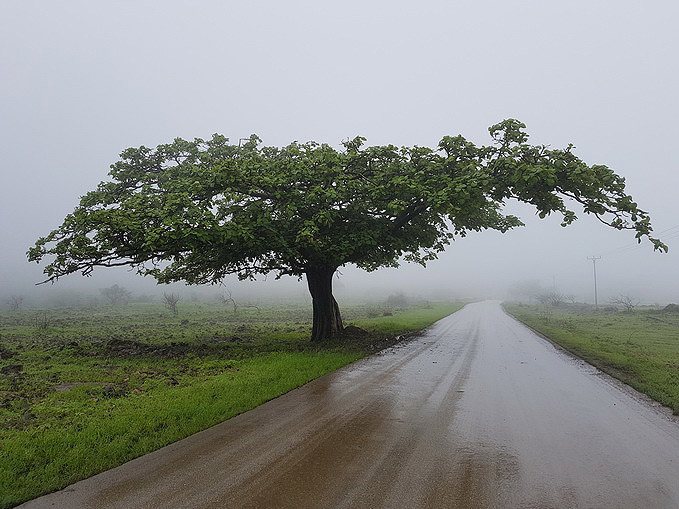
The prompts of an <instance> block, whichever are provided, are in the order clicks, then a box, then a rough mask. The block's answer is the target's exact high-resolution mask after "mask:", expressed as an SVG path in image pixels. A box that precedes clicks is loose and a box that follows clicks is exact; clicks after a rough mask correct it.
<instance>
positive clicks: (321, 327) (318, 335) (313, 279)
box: [306, 265, 344, 341]
mask: <svg viewBox="0 0 679 509" xmlns="http://www.w3.org/2000/svg"><path fill="white" fill-rule="evenodd" d="M335 270H336V269H335V268H334V267H328V266H324V265H316V266H314V267H311V268H309V269H308V270H307V272H306V279H307V284H308V285H309V292H310V293H311V299H312V303H313V308H314V325H313V330H312V332H311V340H312V341H320V340H323V339H327V338H329V337H330V336H332V335H333V334H334V333H336V332H340V331H341V330H342V329H343V328H344V327H343V326H342V317H341V316H340V311H339V306H338V305H337V301H336V300H335V298H334V297H333V296H332V277H333V275H334V274H335Z"/></svg>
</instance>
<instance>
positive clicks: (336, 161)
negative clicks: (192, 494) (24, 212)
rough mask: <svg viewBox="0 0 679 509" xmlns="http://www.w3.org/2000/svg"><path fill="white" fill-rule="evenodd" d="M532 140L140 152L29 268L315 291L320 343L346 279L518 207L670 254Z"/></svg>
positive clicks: (204, 145) (632, 212) (500, 133)
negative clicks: (339, 284)
mask: <svg viewBox="0 0 679 509" xmlns="http://www.w3.org/2000/svg"><path fill="white" fill-rule="evenodd" d="M524 129H525V125H524V124H522V123H521V122H519V121H517V120H512V119H510V120H505V121H503V122H500V123H499V124H497V125H494V126H492V127H491V128H490V129H489V131H490V135H491V137H492V139H493V144H492V145H490V146H477V145H475V144H473V143H472V142H470V141H468V140H466V139H465V138H463V137H462V136H455V137H451V136H446V137H444V138H443V139H442V140H441V141H440V142H439V144H438V146H437V147H436V148H433V149H432V148H427V147H419V146H414V147H401V148H398V147H395V146H393V145H386V146H374V147H367V148H366V147H364V142H365V138H361V137H356V138H354V139H353V140H349V141H346V142H345V143H344V144H343V145H344V147H343V149H341V150H336V149H335V148H332V147H330V146H329V145H326V144H318V143H315V142H308V143H304V144H300V143H296V142H295V143H292V144H290V145H288V146H287V147H283V148H277V147H260V146H259V143H260V140H259V138H257V137H256V136H254V135H253V136H251V137H250V139H249V141H248V142H246V143H244V144H242V145H239V144H229V142H228V139H227V138H225V137H223V136H220V135H214V136H213V137H212V139H210V140H207V141H204V140H201V139H196V140H194V141H186V140H182V139H176V140H175V141H174V142H173V143H170V144H167V145H159V146H158V147H157V148H156V149H151V148H147V147H143V146H142V147H139V148H131V149H128V150H125V151H124V152H123V153H122V159H121V160H120V161H119V162H117V163H115V164H113V165H112V167H111V168H112V169H111V172H110V176H111V181H109V182H102V183H101V184H100V185H99V186H98V188H97V189H96V190H94V191H91V192H89V193H87V194H86V195H85V196H84V197H83V198H82V199H81V201H80V205H79V206H78V207H77V208H76V209H75V211H74V212H73V213H72V214H69V215H68V216H67V217H66V219H65V220H64V223H63V224H62V225H61V226H60V227H59V228H57V229H56V230H54V231H52V232H51V233H50V234H49V235H47V236H46V237H44V238H41V239H39V240H38V241H37V242H36V244H35V246H34V247H32V248H30V249H29V251H28V259H29V260H31V261H35V262H40V261H41V260H42V259H43V258H44V257H45V256H53V257H54V258H53V259H52V261H51V262H50V263H49V264H48V265H47V266H46V267H45V274H46V275H47V279H46V281H54V280H56V279H58V278H59V277H61V276H64V275H66V274H71V273H74V272H82V274H84V275H89V274H90V273H91V272H92V270H94V268H95V267H99V266H103V267H112V266H119V265H131V266H134V267H136V268H137V269H138V271H139V272H140V273H141V274H149V275H151V276H153V277H155V278H156V279H157V280H158V281H159V282H161V283H169V282H173V281H182V280H183V281H186V282H187V283H189V284H200V283H218V282H221V281H222V280H223V279H224V278H225V277H226V276H227V275H229V274H237V275H238V276H239V278H241V279H248V278H254V277H255V276H257V275H258V274H268V273H270V272H274V273H276V275H277V277H281V276H283V275H291V276H295V277H299V278H302V277H306V280H307V284H308V287H309V292H310V293H311V297H312V303H313V330H312V339H313V340H320V339H323V338H327V337H330V336H331V335H332V334H334V333H336V332H338V331H341V330H342V328H343V326H342V318H341V316H340V312H339V306H338V304H337V301H336V300H335V298H334V296H333V293H332V281H333V274H335V271H337V269H338V268H339V267H341V266H343V265H346V264H354V265H356V266H358V267H360V268H363V269H365V270H369V271H371V270H375V269H377V268H379V267H384V266H388V267H393V266H397V265H398V262H399V260H400V259H401V258H403V259H404V260H406V261H411V262H417V263H420V264H422V265H424V264H426V262H427V261H429V260H433V259H435V258H436V257H437V253H439V252H441V251H442V250H443V249H444V248H445V246H446V245H447V244H449V242H450V240H451V239H452V238H453V237H454V236H457V237H464V236H465V235H466V234H467V233H468V232H470V231H479V230H483V229H494V230H499V231H501V232H505V231H507V230H509V229H510V228H514V227H517V226H521V225H522V224H523V223H522V222H521V221H520V220H519V219H518V218H517V217H515V216H512V215H504V214H502V212H501V210H502V207H503V205H504V204H505V202H506V201H507V200H510V199H517V200H519V201H522V202H526V203H529V204H531V205H533V206H534V207H535V208H536V209H537V212H538V213H539V216H540V217H541V218H544V217H545V216H547V215H549V214H551V213H553V212H554V213H558V214H560V215H561V216H562V225H563V226H567V225H569V224H571V223H572V222H573V221H575V219H576V215H575V212H574V211H573V210H571V209H569V208H568V207H569V204H570V203H574V202H577V203H580V204H582V206H583V209H584V212H585V213H587V214H594V215H595V216H596V217H597V218H599V219H600V220H601V221H602V222H603V223H605V224H607V225H609V226H611V227H613V228H616V229H619V230H622V229H632V230H634V231H635V236H636V238H637V239H638V240H639V241H641V239H642V238H643V237H648V238H649V239H650V240H651V242H652V243H653V245H654V246H655V248H656V249H661V250H666V249H667V248H666V246H665V245H664V244H662V243H661V242H660V240H658V239H655V238H653V237H651V236H650V235H651V232H652V228H651V224H650V219H649V216H648V214H647V213H646V212H644V211H643V210H641V209H639V208H638V206H637V204H636V203H635V202H634V200H633V199H632V197H631V196H629V195H628V194H627V193H626V192H625V183H624V182H625V181H624V179H623V178H622V177H620V176H618V175H617V174H615V173H614V172H613V171H612V170H610V169H609V168H607V167H606V166H603V165H593V166H588V165H587V164H585V163H584V162H583V161H582V160H580V159H579V158H578V157H576V156H575V155H574V154H573V151H572V149H573V147H572V145H569V146H568V147H567V148H565V149H551V148H548V147H546V146H543V145H538V146H534V145H530V144H528V143H527V140H528V135H527V134H526V133H525V132H524ZM162 262H165V263H162Z"/></svg>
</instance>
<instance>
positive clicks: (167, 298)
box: [163, 293, 182, 315]
mask: <svg viewBox="0 0 679 509" xmlns="http://www.w3.org/2000/svg"><path fill="white" fill-rule="evenodd" d="M180 300H182V299H181V297H179V295H176V294H174V293H163V303H164V304H165V307H166V308H167V309H169V310H170V311H172V312H173V313H174V314H175V315H176V314H177V313H178V311H177V304H178V303H179V301H180Z"/></svg>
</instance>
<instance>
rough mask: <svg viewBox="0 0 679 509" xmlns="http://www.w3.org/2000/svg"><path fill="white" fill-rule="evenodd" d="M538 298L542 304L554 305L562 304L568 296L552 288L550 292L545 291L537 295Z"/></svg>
mask: <svg viewBox="0 0 679 509" xmlns="http://www.w3.org/2000/svg"><path fill="white" fill-rule="evenodd" d="M536 299H537V300H538V302H539V303H540V304H550V305H552V306H555V307H556V306H560V305H561V304H563V303H564V301H565V300H566V296H565V295H562V294H561V293H559V292H557V291H556V290H552V291H549V292H543V293H541V294H539V295H537V296H536Z"/></svg>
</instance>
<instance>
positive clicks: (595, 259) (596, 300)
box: [587, 256, 601, 309]
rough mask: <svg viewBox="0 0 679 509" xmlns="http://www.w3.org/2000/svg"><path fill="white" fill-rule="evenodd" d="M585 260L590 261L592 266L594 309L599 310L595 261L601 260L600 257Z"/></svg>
mask: <svg viewBox="0 0 679 509" xmlns="http://www.w3.org/2000/svg"><path fill="white" fill-rule="evenodd" d="M587 259H588V260H592V265H593V266H594V307H595V308H597V309H599V300H598V298H597V294H596V261H597V260H601V256H592V257H591V258H590V257H589V256H588V257H587Z"/></svg>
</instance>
